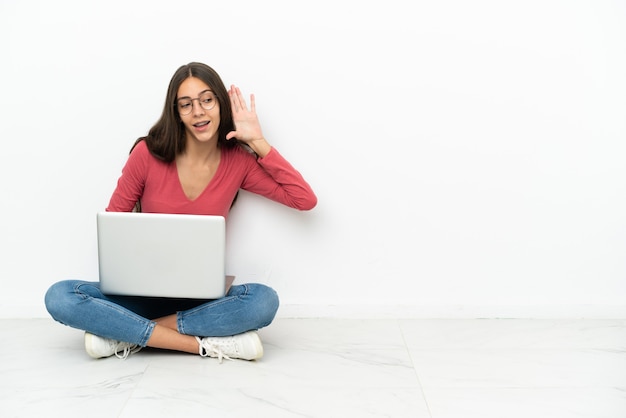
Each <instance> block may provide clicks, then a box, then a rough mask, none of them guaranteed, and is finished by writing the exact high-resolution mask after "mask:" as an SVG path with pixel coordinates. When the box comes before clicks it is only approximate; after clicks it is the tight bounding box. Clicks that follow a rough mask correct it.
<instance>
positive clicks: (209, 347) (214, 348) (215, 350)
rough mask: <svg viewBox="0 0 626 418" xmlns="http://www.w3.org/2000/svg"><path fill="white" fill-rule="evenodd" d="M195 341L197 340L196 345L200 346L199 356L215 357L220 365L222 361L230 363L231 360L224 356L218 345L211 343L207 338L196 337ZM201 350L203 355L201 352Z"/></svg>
mask: <svg viewBox="0 0 626 418" xmlns="http://www.w3.org/2000/svg"><path fill="white" fill-rule="evenodd" d="M196 340H198V343H199V344H200V355H201V356H202V357H217V358H218V359H219V362H220V364H222V360H223V359H226V360H231V361H232V360H233V359H232V358H230V357H228V355H226V354H224V351H223V350H222V347H221V346H220V345H219V344H217V343H213V342H211V341H210V340H209V338H198V337H196ZM203 350H204V353H203V352H202V351H203ZM211 354H213V356H211Z"/></svg>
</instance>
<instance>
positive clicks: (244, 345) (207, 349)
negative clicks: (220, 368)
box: [196, 331, 263, 363]
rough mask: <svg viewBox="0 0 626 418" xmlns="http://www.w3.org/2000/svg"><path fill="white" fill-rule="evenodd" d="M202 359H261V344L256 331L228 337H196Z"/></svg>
mask: <svg viewBox="0 0 626 418" xmlns="http://www.w3.org/2000/svg"><path fill="white" fill-rule="evenodd" d="M196 340H198V345H199V346H200V347H199V351H200V355H201V356H202V357H217V358H219V359H220V363H221V362H222V359H223V358H225V359H227V360H233V359H236V358H238V359H242V360H255V359H258V358H261V357H263V344H261V339H260V338H259V335H258V334H257V333H256V331H248V332H244V333H243V334H237V335H233V336H230V337H204V338H200V337H196Z"/></svg>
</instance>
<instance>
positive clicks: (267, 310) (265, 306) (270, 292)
mask: <svg viewBox="0 0 626 418" xmlns="http://www.w3.org/2000/svg"><path fill="white" fill-rule="evenodd" d="M248 286H253V287H254V289H252V290H253V292H254V294H255V296H256V297H255V301H256V305H257V307H256V312H257V315H258V321H259V323H260V324H261V326H267V325H269V324H270V323H271V322H272V321H273V320H274V317H275V316H276V312H277V311H278V306H279V305H280V301H279V299H278V294H277V293H276V291H275V290H274V289H272V288H271V287H269V286H266V285H263V284H249V285H248Z"/></svg>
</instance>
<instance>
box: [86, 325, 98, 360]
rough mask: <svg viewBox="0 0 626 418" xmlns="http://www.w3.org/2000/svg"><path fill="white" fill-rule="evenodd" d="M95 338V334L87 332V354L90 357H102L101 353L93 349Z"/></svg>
mask: <svg viewBox="0 0 626 418" xmlns="http://www.w3.org/2000/svg"><path fill="white" fill-rule="evenodd" d="M94 338H96V337H95V335H93V334H90V333H88V332H85V351H86V352H87V354H89V357H91V358H96V359H98V358H102V356H101V355H99V354H96V353H95V352H93V351H92V350H91V347H93V345H94V342H93V339H94Z"/></svg>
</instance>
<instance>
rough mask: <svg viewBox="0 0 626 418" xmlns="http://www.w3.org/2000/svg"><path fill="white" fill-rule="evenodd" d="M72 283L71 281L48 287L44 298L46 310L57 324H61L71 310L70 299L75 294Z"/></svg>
mask: <svg viewBox="0 0 626 418" xmlns="http://www.w3.org/2000/svg"><path fill="white" fill-rule="evenodd" d="M74 283H75V282H74V281H73V280H64V281H60V282H57V283H55V284H53V285H52V286H50V288H49V289H48V291H47V292H46V295H45V297H44V303H45V305H46V310H47V311H48V313H49V314H50V316H52V318H54V319H55V320H57V321H59V322H63V319H64V318H65V316H66V315H67V314H68V312H69V311H70V310H71V308H70V305H71V302H70V298H71V296H72V295H75V294H76V292H75V291H74Z"/></svg>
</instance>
